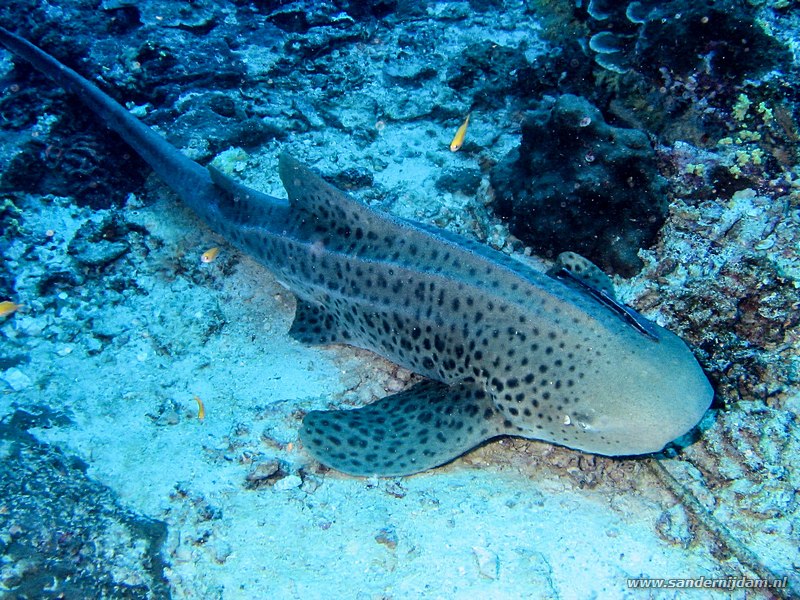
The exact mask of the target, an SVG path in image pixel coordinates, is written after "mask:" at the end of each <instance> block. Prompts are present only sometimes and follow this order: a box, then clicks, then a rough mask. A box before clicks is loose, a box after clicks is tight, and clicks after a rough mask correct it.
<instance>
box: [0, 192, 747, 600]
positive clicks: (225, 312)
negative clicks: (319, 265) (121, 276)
mask: <svg viewBox="0 0 800 600" xmlns="http://www.w3.org/2000/svg"><path fill="white" fill-rule="evenodd" d="M161 192H162V193H161V194H160V196H162V199H161V200H159V201H158V202H157V203H156V204H155V205H153V206H148V207H139V208H138V209H135V210H130V209H129V210H128V212H127V218H128V219H130V220H131V221H132V222H137V223H139V224H141V225H143V226H144V227H146V228H147V229H148V230H149V232H150V235H149V236H146V237H145V240H144V242H143V244H142V245H141V246H140V247H134V248H133V250H132V251H131V252H130V253H128V255H126V256H125V257H124V258H123V259H121V262H119V263H118V264H117V265H116V266H115V267H114V271H115V272H124V273H126V275H129V276H135V279H136V281H137V282H138V285H139V286H140V288H141V290H142V291H143V292H144V293H128V292H123V294H122V299H121V302H119V303H116V304H115V303H109V302H107V301H106V300H107V298H106V296H105V294H106V293H107V291H106V290H104V289H102V288H103V285H104V284H103V282H102V281H103V280H102V278H101V279H100V280H99V281H97V280H96V283H95V284H93V285H94V286H95V288H99V291H98V290H97V289H95V290H94V291H93V290H92V289H90V286H89V285H88V284H87V285H86V286H84V287H83V288H82V289H80V290H79V291H78V292H76V293H75V294H70V295H69V297H63V298H62V299H63V306H62V307H61V308H59V309H57V310H55V311H53V310H47V311H45V312H44V313H42V314H37V310H36V305H35V302H34V303H33V306H31V307H29V308H28V309H27V310H22V311H20V312H19V313H17V314H16V315H14V316H13V317H12V318H9V319H6V320H5V322H4V323H2V324H1V325H0V326H2V327H3V328H6V331H7V333H9V335H12V336H14V337H16V338H17V341H19V342H20V343H23V344H25V346H26V347H27V349H28V351H29V355H30V358H31V361H30V363H28V364H26V365H23V366H21V367H19V369H18V371H21V372H22V375H23V380H22V383H21V384H20V381H19V373H15V376H16V377H17V379H16V380H15V387H17V388H18V389H17V390H16V391H15V390H12V389H11V388H10V387H8V388H7V389H6V390H5V394H4V401H3V404H2V406H3V409H2V412H3V414H4V415H5V414H8V411H10V410H11V405H12V403H13V405H14V406H16V407H22V408H24V407H25V406H28V405H36V404H41V403H42V402H45V403H47V404H48V405H50V406H52V407H53V408H56V409H58V410H61V411H64V412H66V413H67V414H68V415H69V416H70V417H71V419H72V420H73V424H72V425H70V426H67V427H61V428H58V427H54V428H50V429H36V430H32V433H34V435H36V436H37V437H39V438H40V439H42V440H43V441H46V442H49V443H51V444H55V445H57V446H59V447H61V448H62V449H63V450H64V451H65V452H67V453H70V454H74V455H77V456H79V457H81V458H82V459H83V460H85V461H86V462H87V463H88V464H89V475H90V476H91V477H93V478H95V479H96V480H98V481H100V482H101V483H103V484H104V485H106V486H108V487H110V488H111V489H112V490H114V491H115V492H116V493H117V494H118V495H119V497H120V502H121V503H122V504H123V505H125V506H127V507H129V508H130V509H132V510H134V511H136V512H138V513H140V514H144V515H147V516H149V517H151V518H154V519H159V520H163V521H165V522H166V523H167V524H168V528H169V532H168V537H167V540H166V543H165V545H164V548H163V554H164V557H165V560H166V562H167V564H168V569H167V572H166V576H167V578H168V581H169V584H170V587H171V590H172V593H173V595H174V597H176V598H204V599H205V598H277V599H280V598H303V599H313V598H365V599H366V598H370V599H372V598H376V599H377V598H417V597H425V598H447V599H453V598H584V599H585V598H623V597H631V598H653V597H658V598H673V597H686V592H685V591H684V592H683V593H682V594H679V593H678V591H676V592H674V593H672V592H660V593H658V594H654V593H653V592H646V591H641V590H639V591H636V590H627V589H626V578H629V577H699V576H701V575H707V576H708V575H712V574H717V575H719V574H720V570H719V565H717V564H716V563H715V561H714V559H713V558H712V557H711V555H710V554H709V552H708V550H706V549H705V548H703V546H702V545H699V544H698V543H693V544H691V545H690V546H689V547H688V548H685V547H682V546H681V544H675V543H668V542H666V541H665V540H664V539H662V537H660V536H659V535H658V533H657V528H656V523H657V521H658V519H659V518H660V517H661V516H662V515H663V513H664V511H665V510H667V509H669V508H670V507H671V506H672V505H674V504H675V500H674V499H673V498H671V497H670V496H669V495H668V493H667V492H666V491H665V490H662V489H657V488H648V487H647V485H644V486H642V487H641V488H640V490H639V491H630V490H626V491H620V490H615V489H614V488H613V486H608V485H601V486H598V487H595V488H591V489H590V488H584V489H581V488H580V487H578V486H577V485H575V484H574V482H573V480H571V479H569V478H567V477H559V476H558V475H554V474H553V473H552V472H545V473H539V472H536V471H530V470H529V469H524V468H521V467H520V466H519V465H518V464H517V465H514V464H513V461H509V460H507V456H508V455H509V453H513V452H514V451H515V448H514V443H512V442H509V441H508V440H506V441H500V442H495V443H493V444H489V445H487V446H485V447H484V448H482V449H479V450H477V451H476V452H473V453H471V454H470V455H468V456H467V457H466V458H463V459H460V460H458V461H456V462H454V463H453V464H451V465H449V466H446V467H444V468H440V469H437V470H434V471H430V472H427V473H423V474H420V475H416V476H413V477H408V478H403V479H389V480H386V479H363V478H353V477H348V476H345V475H341V474H339V473H337V472H334V471H329V472H324V471H322V470H320V469H319V468H318V465H316V464H315V463H314V462H313V461H312V460H311V459H310V458H309V457H308V456H307V455H306V454H305V452H304V451H303V449H302V448H301V447H300V446H299V444H298V443H297V441H296V437H297V431H298V428H299V425H300V419H301V417H302V414H303V411H308V410H312V409H319V408H325V407H330V406H340V405H342V406H347V405H359V404H361V403H363V402H366V401H370V400H372V399H374V398H375V397H379V396H382V395H385V394H386V393H387V390H388V391H392V390H396V389H399V388H400V387H401V386H402V385H403V384H404V383H405V382H406V381H407V380H408V378H409V374H408V373H405V372H402V371H398V370H397V368H396V367H394V366H393V365H391V364H389V363H387V362H385V361H383V360H382V359H380V358H377V357H374V356H372V355H371V354H369V353H366V352H363V351H358V350H354V349H352V348H347V347H327V348H315V347H307V346H303V345H301V344H299V343H297V342H295V341H294V340H292V339H291V338H290V337H289V336H288V335H287V331H288V328H289V325H290V323H291V319H292V315H293V299H292V297H291V295H290V294H288V293H287V292H285V291H284V290H283V289H282V288H281V287H280V286H279V285H278V284H277V283H276V282H275V281H274V280H273V279H272V277H271V275H270V274H269V273H268V272H267V271H265V270H264V269H263V268H262V267H260V266H259V265H257V264H256V263H254V262H253V261H251V260H249V259H248V258H246V257H242V256H240V255H239V254H237V253H236V252H235V251H234V250H233V249H231V248H230V247H229V246H226V245H225V244H224V242H222V240H220V239H218V238H215V237H214V235H213V234H212V233H210V232H209V231H208V230H207V229H206V228H204V227H203V226H202V225H200V224H199V223H198V221H197V220H196V219H194V218H193V217H192V216H191V215H190V214H189V213H188V211H187V210H185V209H184V208H183V207H182V206H180V205H179V204H178V203H177V201H176V200H175V199H174V198H172V197H171V196H167V195H166V194H164V193H163V190H161ZM26 218H27V220H26V226H27V227H29V228H33V229H37V228H39V229H41V230H42V231H45V230H47V229H51V228H52V229H54V230H55V236H54V243H53V244H52V250H51V255H53V256H55V255H57V254H58V253H65V252H66V243H67V241H68V240H67V239H61V238H66V237H68V235H67V232H68V231H69V230H70V229H71V228H74V226H75V223H76V222H80V221H81V220H83V219H87V218H99V216H98V215H96V214H95V215H92V213H90V212H89V211H80V210H76V209H74V208H65V207H63V206H62V207H59V206H58V203H57V202H56V203H55V204H52V205H50V206H47V207H45V208H43V209H42V211H41V212H40V213H39V214H35V211H34V213H33V214H28V215H26ZM62 234H63V235H62ZM60 239H61V242H63V243H60V242H59V240H60ZM154 240H161V241H163V244H161V243H154ZM217 245H219V246H221V247H222V251H221V253H220V256H219V257H218V258H217V260H215V261H214V262H212V263H210V264H201V263H200V260H199V257H200V254H201V253H202V252H203V251H204V250H207V249H208V248H210V247H212V246H217ZM53 256H51V257H50V258H51V259H53ZM12 258H13V257H12ZM181 264H182V265H186V264H189V265H192V266H191V267H190V268H189V271H190V274H191V273H193V275H194V281H196V283H193V282H192V278H191V277H190V276H189V274H187V273H186V272H183V271H181V270H180V269H178V268H177V267H176V265H181ZM62 296H63V295H62ZM76 320H78V321H80V322H82V323H85V325H83V326H82V330H81V333H80V334H78V335H76V336H72V339H71V340H67V341H65V340H63V339H61V336H58V335H52V333H53V332H58V331H59V328H60V327H62V326H64V325H65V324H67V323H72V324H74V323H75V321H76ZM48 334H51V335H48ZM98 340H102V341H101V342H100V343H98ZM5 375H8V373H6V374H5ZM24 378H27V379H28V380H29V385H26V382H25V379H24ZM194 396H198V397H200V398H201V399H202V400H203V402H204V405H205V411H206V414H205V418H204V419H203V420H202V421H200V420H199V419H198V406H197V404H196V402H195V400H194ZM539 446H540V447H541V448H542V451H547V449H548V448H549V446H548V445H546V444H539V445H536V447H539ZM276 467H278V470H277V471H276V470H275V469H276ZM273 471H274V472H273ZM253 473H256V475H253ZM259 475H263V476H264V479H263V481H261V482H260V483H261V485H258V483H259V480H258V477H259ZM248 476H249V477H250V481H248ZM132 583H135V582H132ZM710 593H711V592H708V591H706V592H698V593H697V594H696V595H695V597H706V596H707V595H708V594H710ZM714 597H717V596H716V595H715V596H714ZM733 597H744V593H743V592H737V593H735V594H734V596H733Z"/></svg>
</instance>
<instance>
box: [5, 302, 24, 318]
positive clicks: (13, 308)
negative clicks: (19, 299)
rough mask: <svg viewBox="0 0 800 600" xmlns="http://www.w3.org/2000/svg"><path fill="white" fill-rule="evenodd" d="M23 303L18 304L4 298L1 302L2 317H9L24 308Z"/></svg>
mask: <svg viewBox="0 0 800 600" xmlns="http://www.w3.org/2000/svg"><path fill="white" fill-rule="evenodd" d="M22 306H23V305H22V304H17V303H16V302H11V300H3V301H2V302H0V317H7V316H8V315H11V314H14V313H15V312H17V310H19V309H20V308H22Z"/></svg>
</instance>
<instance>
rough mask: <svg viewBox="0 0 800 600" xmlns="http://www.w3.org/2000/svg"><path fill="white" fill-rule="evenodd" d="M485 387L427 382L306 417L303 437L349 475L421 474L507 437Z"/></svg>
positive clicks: (308, 445) (327, 461)
mask: <svg viewBox="0 0 800 600" xmlns="http://www.w3.org/2000/svg"><path fill="white" fill-rule="evenodd" d="M507 432H508V429H507V427H506V425H505V424H504V421H503V418H502V416H501V415H500V413H499V411H498V410H497V409H496V408H495V407H494V404H493V402H492V399H491V398H490V396H489V394H488V393H486V392H485V391H484V390H483V389H482V387H480V386H478V385H477V384H473V383H462V384H458V385H453V386H448V385H445V384H443V383H438V382H434V381H426V382H423V383H419V384H417V385H415V386H413V387H412V388H410V389H408V390H405V391H403V392H400V393H398V394H395V395H393V396H387V397H385V398H382V399H380V400H378V401H377V402H374V403H372V404H369V405H367V406H364V407H362V408H359V409H355V410H334V411H314V412H311V413H308V415H306V418H305V420H304V421H303V429H302V431H301V433H300V438H301V439H302V441H303V445H304V446H305V447H306V449H307V450H308V451H309V452H310V453H311V455H312V456H314V457H315V458H316V459H317V460H319V461H320V462H322V463H323V464H325V465H327V466H329V467H333V468H334V469H337V470H339V471H343V472H345V473H350V474H351V475H381V476H399V475H410V474H412V473H418V472H420V471H424V470H426V469H431V468H433V467H436V466H439V465H442V464H444V463H446V462H449V461H451V460H453V459H454V458H457V457H458V456H460V455H461V454H463V453H464V452H466V451H467V450H470V449H471V448H474V447H475V446H477V445H478V444H480V443H481V442H483V441H485V440H488V439H491V438H493V437H495V436H497V435H500V434H503V433H507Z"/></svg>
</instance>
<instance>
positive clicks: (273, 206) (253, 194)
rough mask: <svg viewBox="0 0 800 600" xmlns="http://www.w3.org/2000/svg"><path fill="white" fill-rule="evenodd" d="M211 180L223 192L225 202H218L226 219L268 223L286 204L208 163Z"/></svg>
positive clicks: (240, 221) (237, 221) (239, 221)
mask: <svg viewBox="0 0 800 600" xmlns="http://www.w3.org/2000/svg"><path fill="white" fill-rule="evenodd" d="M207 169H208V173H209V175H210V176H211V181H212V182H213V183H214V185H215V186H216V187H217V189H218V190H219V191H221V192H223V193H224V198H225V199H226V200H227V203H226V202H220V206H219V209H220V212H221V213H222V214H223V215H224V216H225V217H226V218H228V219H231V220H232V221H234V222H236V223H240V224H246V225H260V224H264V223H269V222H270V221H271V220H272V219H273V218H274V215H273V213H274V212H275V211H276V210H280V209H282V208H283V207H285V206H286V201H285V200H281V199H280V198H275V197H274V196H270V195H269V194H265V193H264V192H259V191H258V190H254V189H253V188H249V187H247V186H246V185H244V184H242V183H239V182H238V181H236V180H234V179H233V178H232V177H229V176H228V175H226V174H225V173H223V172H222V171H220V170H219V169H217V168H216V167H214V166H213V165H208V167H207Z"/></svg>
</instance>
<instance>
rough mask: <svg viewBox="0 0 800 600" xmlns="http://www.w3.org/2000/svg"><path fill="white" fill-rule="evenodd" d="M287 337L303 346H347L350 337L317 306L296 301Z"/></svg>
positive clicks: (344, 329) (326, 312) (329, 315)
mask: <svg viewBox="0 0 800 600" xmlns="http://www.w3.org/2000/svg"><path fill="white" fill-rule="evenodd" d="M289 335H290V336H292V337H293V338H294V339H296V340H297V341H298V342H302V343H303V344H347V343H348V342H349V341H350V338H351V335H350V334H349V333H348V331H347V329H346V328H344V327H339V323H338V321H337V320H336V318H335V317H334V316H333V315H332V314H331V313H330V312H328V311H326V310H325V308H324V307H323V306H321V305H319V304H314V303H312V302H306V301H305V300H302V299H300V298H298V299H297V308H296V309H295V312H294V321H293V322H292V326H291V328H290V329H289Z"/></svg>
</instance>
